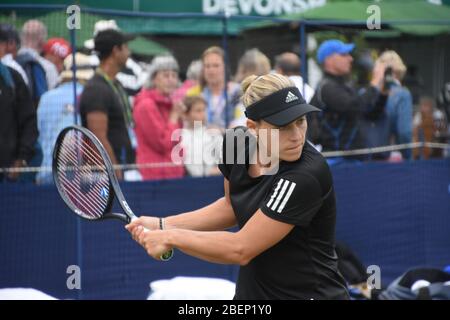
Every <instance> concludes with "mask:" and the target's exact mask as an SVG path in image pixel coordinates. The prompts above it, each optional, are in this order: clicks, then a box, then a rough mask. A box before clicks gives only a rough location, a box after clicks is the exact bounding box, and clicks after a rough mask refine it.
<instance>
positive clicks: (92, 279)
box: [0, 159, 450, 299]
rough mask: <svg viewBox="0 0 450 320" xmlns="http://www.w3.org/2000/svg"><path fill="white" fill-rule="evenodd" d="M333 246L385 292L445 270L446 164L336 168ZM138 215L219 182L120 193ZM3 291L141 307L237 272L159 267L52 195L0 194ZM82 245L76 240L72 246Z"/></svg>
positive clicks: (449, 249)
mask: <svg viewBox="0 0 450 320" xmlns="http://www.w3.org/2000/svg"><path fill="white" fill-rule="evenodd" d="M333 176H334V180H335V187H336V194H337V201H338V219H337V238H338V239H339V240H342V241H344V242H346V243H347V244H348V245H350V246H351V247H352V248H353V249H354V250H355V252H356V253H357V254H358V255H359V256H360V257H361V258H362V260H363V262H364V263H365V264H366V265H373V264H375V265H378V266H380V268H381V277H382V282H383V284H388V283H389V282H390V281H392V280H393V279H394V278H395V277H397V276H399V275H400V274H402V273H403V272H404V271H405V270H406V269H408V268H410V267H413V266H419V265H421V266H424V265H426V266H434V267H438V268H442V267H444V266H445V265H448V264H450V160H448V159H447V160H435V161H417V162H410V163H402V164H386V163H380V164H377V163H369V164H363V165H360V166H351V167H341V168H333ZM123 191H124V193H125V196H126V198H127V199H128V200H129V203H130V205H131V206H132V209H134V211H135V212H136V213H140V214H153V215H156V216H165V215H168V214H173V213H178V212H183V211H188V210H192V209H195V208H198V207H201V206H203V205H205V204H207V203H210V202H212V201H214V200H215V199H217V198H218V197H220V196H221V195H222V194H223V184H222V179H221V178H218V177H215V178H202V179H183V180H172V181H157V182H141V183H125V184H123ZM0 205H1V214H0V252H1V263H0V288H5V287H33V288H36V289H39V290H42V291H44V292H46V293H48V294H50V295H53V296H55V297H58V298H61V299H63V298H64V299H77V298H83V299H96V298H97V299H98V298H100V299H144V298H145V297H146V296H147V295H148V293H149V283H150V282H151V281H153V280H157V279H168V278H172V277H174V276H177V275H184V276H208V277H218V278H225V279H230V280H233V281H234V280H235V279H236V276H237V267H235V266H227V265H216V264H210V263H206V262H203V261H200V260H198V259H195V258H192V257H188V256H186V255H184V254H182V253H181V252H179V251H176V253H175V257H174V258H173V259H172V260H171V261H169V262H165V263H163V262H157V261H154V260H152V259H150V258H149V257H148V256H147V255H146V253H145V252H144V251H143V250H142V249H141V248H140V247H139V246H138V245H137V244H136V243H135V242H134V241H132V240H131V238H130V236H129V234H128V233H127V232H126V231H125V230H124V229H123V225H122V224H121V223H120V222H116V221H107V222H101V223H97V222H92V223H90V222H85V221H82V222H79V221H78V220H77V219H78V218H76V216H75V215H73V214H71V213H70V211H69V210H68V209H67V208H66V207H65V205H64V203H63V202H62V200H60V198H59V195H58V194H57V192H56V189H55V188H54V187H53V186H34V185H27V184H2V185H0ZM78 236H80V238H78ZM70 265H79V266H80V268H81V278H82V290H69V289H68V288H67V279H68V277H69V276H70V274H68V273H67V268H68V266H70Z"/></svg>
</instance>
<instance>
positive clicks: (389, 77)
mask: <svg viewBox="0 0 450 320" xmlns="http://www.w3.org/2000/svg"><path fill="white" fill-rule="evenodd" d="M394 84H395V78H394V70H393V69H392V67H386V70H385V71H384V83H383V87H384V90H390V89H391V88H392V86H393V85H394Z"/></svg>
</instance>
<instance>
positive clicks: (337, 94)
mask: <svg viewBox="0 0 450 320" xmlns="http://www.w3.org/2000/svg"><path fill="white" fill-rule="evenodd" d="M354 47H355V45H354V44H353V43H343V42H342V41H339V40H336V39H333V40H327V41H325V42H323V43H322V44H321V45H320V47H319V49H318V51H317V60H318V62H319V64H321V65H322V68H323V71H324V78H323V79H322V80H321V81H320V83H319V85H318V87H317V89H316V92H315V94H314V97H313V98H312V100H311V104H312V105H315V106H318V107H320V108H321V109H322V113H321V115H319V116H318V117H317V118H315V119H312V125H311V127H310V129H311V131H310V133H309V134H310V139H311V141H312V142H314V143H315V144H320V145H321V146H322V149H323V150H324V151H337V150H352V149H359V148H364V147H365V137H364V135H363V132H362V130H361V128H360V121H361V117H362V115H363V114H364V113H366V112H368V111H371V110H375V109H377V108H381V107H383V106H384V105H385V104H386V99H387V97H386V95H384V94H382V90H383V78H384V71H385V68H384V65H383V64H382V63H376V64H375V67H374V70H373V74H372V79H371V81H370V86H369V87H368V88H367V89H366V90H364V91H362V92H358V91H357V90H356V88H355V87H354V85H353V84H352V83H350V82H349V81H348V77H349V75H350V73H351V70H352V62H353V58H352V56H351V55H350V53H351V52H352V51H353V49H354ZM358 159H360V157H358ZM341 160H342V159H331V160H330V161H329V162H330V163H333V162H340V161H341Z"/></svg>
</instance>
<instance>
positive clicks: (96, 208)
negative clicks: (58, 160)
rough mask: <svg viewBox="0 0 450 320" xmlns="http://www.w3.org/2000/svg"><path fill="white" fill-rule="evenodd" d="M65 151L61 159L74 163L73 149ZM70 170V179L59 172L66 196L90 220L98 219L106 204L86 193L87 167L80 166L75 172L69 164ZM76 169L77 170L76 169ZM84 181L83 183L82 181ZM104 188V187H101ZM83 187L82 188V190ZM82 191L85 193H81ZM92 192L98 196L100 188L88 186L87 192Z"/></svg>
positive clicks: (62, 172) (62, 171)
mask: <svg viewBox="0 0 450 320" xmlns="http://www.w3.org/2000/svg"><path fill="white" fill-rule="evenodd" d="M65 150H70V151H71V152H70V151H67V152H65V153H64V154H63V156H62V158H63V159H64V157H66V158H65V161H67V159H69V160H70V161H73V162H74V163H75V162H76V159H75V157H74V153H75V152H76V151H77V150H75V149H74V148H69V149H65ZM70 166H71V167H72V168H70V171H71V173H70V176H71V177H70V178H67V172H65V171H64V170H63V169H62V170H60V172H61V178H62V180H63V181H64V183H63V186H64V187H65V190H66V194H68V196H69V198H70V199H71V201H72V202H73V203H74V204H75V206H76V207H77V208H79V209H81V211H83V212H85V213H86V215H88V216H89V217H91V218H99V217H100V216H101V213H102V209H103V208H104V207H106V205H107V202H106V201H105V200H104V199H102V198H101V197H98V196H97V197H96V196H95V195H94V194H92V193H91V192H86V183H89V182H88V181H86V180H87V179H86V178H83V177H86V176H87V175H88V174H89V172H88V171H87V168H88V166H86V165H81V166H79V170H76V169H75V167H74V166H73V163H71V164H70ZM77 169H78V168H77ZM82 179H84V180H85V181H82ZM103 186H105V185H103ZM83 187H84V188H83ZM83 189H85V191H84V192H83ZM90 190H93V191H95V192H96V193H97V194H100V192H101V188H100V187H98V186H96V185H95V184H94V185H89V187H88V188H87V191H90Z"/></svg>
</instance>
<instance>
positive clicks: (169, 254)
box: [131, 217, 173, 261]
mask: <svg viewBox="0 0 450 320" xmlns="http://www.w3.org/2000/svg"><path fill="white" fill-rule="evenodd" d="M136 219H137V217H132V218H131V221H133V220H136ZM149 231H150V230H148V229H147V228H146V227H144V232H149ZM172 257H173V249H170V250H169V251H167V252H164V253H163V254H162V255H161V256H160V257H159V258H160V259H161V261H169V260H170V259H172Z"/></svg>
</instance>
